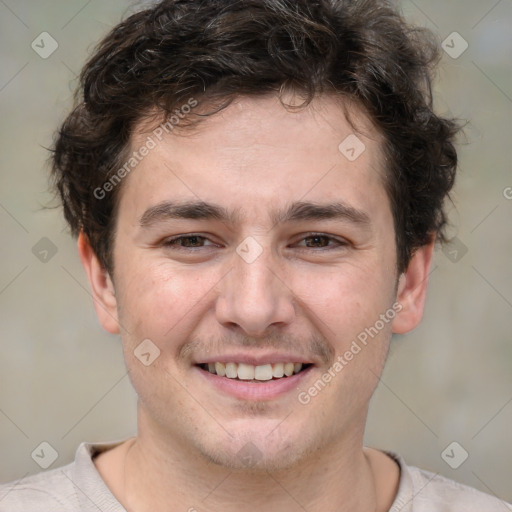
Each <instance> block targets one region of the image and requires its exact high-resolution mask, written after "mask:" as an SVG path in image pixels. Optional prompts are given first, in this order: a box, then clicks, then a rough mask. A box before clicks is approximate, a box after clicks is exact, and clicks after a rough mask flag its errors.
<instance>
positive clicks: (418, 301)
mask: <svg viewBox="0 0 512 512" xmlns="http://www.w3.org/2000/svg"><path fill="white" fill-rule="evenodd" d="M434 245H435V237H432V240H431V242H430V243H428V244H427V245H424V246H422V247H420V248H418V249H416V251H415V253H414V254H413V256H412V258H411V261H410V262H409V266H408V267H407V270H406V271H405V272H404V273H403V274H402V275H401V276H400V279H399V281H398V290H397V298H396V301H397V302H398V303H399V304H400V305H401V306H402V309H401V310H400V311H399V312H398V313H397V315H396V316H395V318H394V320H393V332H394V333H396V334H405V333H406V332H409V331H412V330H413V329H414V328H415V327H417V326H418V325H419V323H420V322H421V318H422V317H423V308H424V306H425V298H426V296H427V284H428V274H429V270H430V264H431V262H432V254H433V252H434Z"/></svg>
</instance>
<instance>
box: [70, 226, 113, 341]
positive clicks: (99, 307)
mask: <svg viewBox="0 0 512 512" xmlns="http://www.w3.org/2000/svg"><path fill="white" fill-rule="evenodd" d="M77 245H78V254H79V256H80V260H81V262H82V265H83V267H84V270H85V273H86V274H87V278H88V279H89V284H90V286H91V292H92V297H93V300H94V307H95V309H96V314H97V316H98V319H99V321H100V323H101V325H102V326H103V328H104V329H105V330H106V331H108V332H110V333H112V334H119V322H118V316H117V300H116V295H115V289H114V283H113V282H112V279H111V277H110V275H109V273H108V272H107V271H106V270H105V268H104V267H103V265H102V264H101V263H100V261H99V259H98V257H97V256H96V253H95V252H94V250H93V249H92V247H91V245H90V243H89V239H88V238H87V235H85V234H84V232H83V231H82V232H81V233H80V235H79V236H78V242H77Z"/></svg>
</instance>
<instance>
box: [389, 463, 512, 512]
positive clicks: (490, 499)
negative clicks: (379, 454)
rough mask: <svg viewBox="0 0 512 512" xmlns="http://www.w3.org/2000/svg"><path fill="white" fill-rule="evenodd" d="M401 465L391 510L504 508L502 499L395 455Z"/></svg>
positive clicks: (421, 511) (503, 511) (502, 510)
mask: <svg viewBox="0 0 512 512" xmlns="http://www.w3.org/2000/svg"><path fill="white" fill-rule="evenodd" d="M390 455H392V454H390ZM392 456H393V458H395V460H396V461H397V462H398V463H399V465H400V469H401V477H400V486H399V489H398V494H397V497H396V500H395V502H394V504H393V507H392V508H391V509H390V512H399V511H401V512H405V511H406V510H414V512H431V511H432V510H435V511H436V512H482V511H483V510H485V511H486V512H506V510H511V511H512V506H511V505H508V504H507V503H505V502H504V501H502V500H500V499H498V498H496V497H494V496H490V495H489V494H485V493H483V492H480V491H478V490H476V489H474V488H472V487H468V486H467V485H463V484H460V483H458V482H455V481H454V480H450V479H449V478H446V477H444V476H441V475H439V474H436V473H432V472H430V471H426V470H423V469H420V468H417V467H414V466H408V465H407V464H406V463H405V462H404V460H403V459H402V458H401V457H399V456H396V455H392Z"/></svg>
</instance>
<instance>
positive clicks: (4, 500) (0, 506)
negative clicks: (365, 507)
mask: <svg viewBox="0 0 512 512" xmlns="http://www.w3.org/2000/svg"><path fill="white" fill-rule="evenodd" d="M117 444H118V443H95V444H92V443H82V444H81V445H80V446H79V447H78V449H77V451H76V456H75V461H74V462H73V463H71V464H68V465H67V466H63V467H61V468H57V469H53V470H50V471H45V472H42V473H39V474H37V475H33V476H29V477H27V478H24V479H22V480H19V481H17V482H11V483H9V484H5V485H2V486H0V512H126V510H125V509H124V508H123V507H122V506H121V504H120V503H119V502H118V501H117V500H116V498H115V497H114V496H113V494H112V493H111V492H110V490H109V488H108V487H107V486H106V485H105V482H104V481H103V480H102V478H101V476H100V474H99V473H98V471H97V470H96V467H95V466H94V463H93V457H94V456H95V455H97V454H99V453H101V452H102V451H105V450H109V449H110V448H113V447H114V446H116V445H117ZM388 454H389V455H390V456H391V457H393V458H394V459H395V460H396V461H397V463H398V464H399V465H400V470H401V471H400V483H399V488H398V493H397V496H396V498H395V501H394V502H393V506H392V507H391V508H390V510H389V512H506V511H507V510H512V506H510V505H507V504H506V503H505V502H504V501H501V500H499V499H497V498H494V497H492V496H489V495H487V494H484V493H481V492H479V491H477V490H475V489H472V488H471V487H466V486H464V485H461V484H458V483H456V482H454V481H452V480H448V479H447V478H444V477H442V476H439V475H436V474H434V473H430V472H428V471H423V470H421V469H418V468H416V467H413V466H407V465H406V464H405V462H404V460H403V459H402V458H401V457H400V456H398V455H395V454H393V453H389V452H388Z"/></svg>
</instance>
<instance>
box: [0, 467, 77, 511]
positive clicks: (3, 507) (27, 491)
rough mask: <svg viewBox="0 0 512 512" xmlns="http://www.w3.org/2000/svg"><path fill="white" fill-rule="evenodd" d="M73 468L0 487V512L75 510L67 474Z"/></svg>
mask: <svg viewBox="0 0 512 512" xmlns="http://www.w3.org/2000/svg"><path fill="white" fill-rule="evenodd" d="M72 466H73V464H69V465H67V466H63V467H61V468H57V469H53V470H50V471H44V472H42V473H38V474H37V475H32V476H29V477H26V478H22V479H21V480H18V481H15V482H10V483H8V484H4V485H0V512H43V511H44V512H48V510H51V511H52V512H73V511H75V510H79V508H78V506H79V505H78V503H77V500H76V493H75V488H74V486H73V483H72V480H71V477H70V474H71V471H72Z"/></svg>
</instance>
